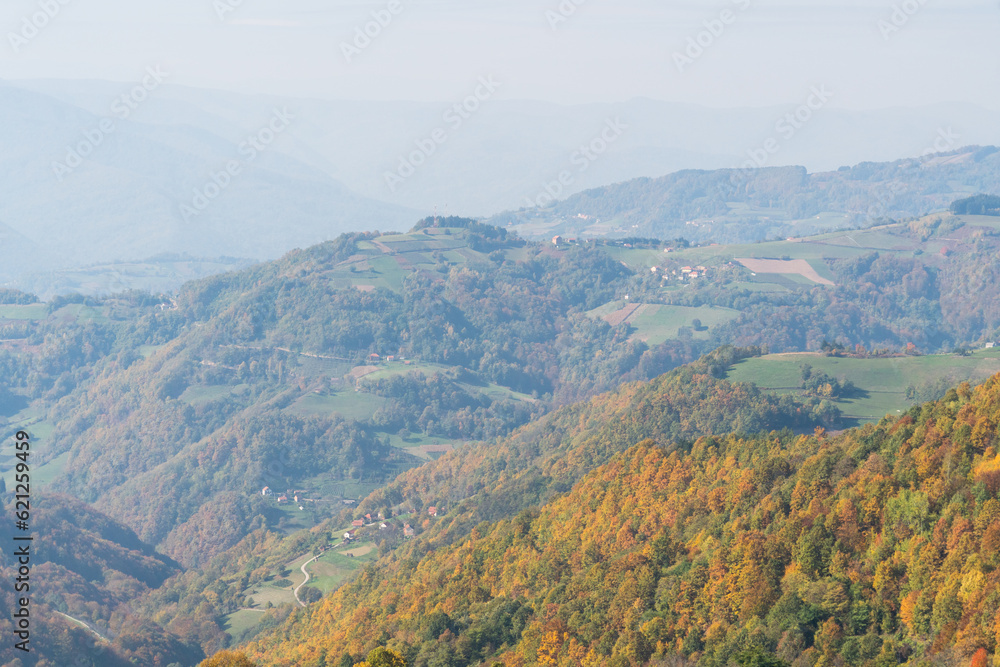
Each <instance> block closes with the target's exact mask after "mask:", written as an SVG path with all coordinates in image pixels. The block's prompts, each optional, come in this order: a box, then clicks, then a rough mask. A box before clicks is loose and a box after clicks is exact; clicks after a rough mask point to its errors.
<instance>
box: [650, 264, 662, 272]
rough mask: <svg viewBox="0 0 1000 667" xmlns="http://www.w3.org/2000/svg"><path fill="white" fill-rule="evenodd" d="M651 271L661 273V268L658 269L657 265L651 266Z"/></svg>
mask: <svg viewBox="0 0 1000 667" xmlns="http://www.w3.org/2000/svg"><path fill="white" fill-rule="evenodd" d="M649 272H650V273H659V272H660V270H659V269H658V268H657V267H655V266H654V267H653V268H651V269H650V270H649Z"/></svg>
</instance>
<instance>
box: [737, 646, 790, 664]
mask: <svg viewBox="0 0 1000 667" xmlns="http://www.w3.org/2000/svg"><path fill="white" fill-rule="evenodd" d="M734 659H735V660H736V664H738V665H739V666H740V667H789V666H788V663H787V662H785V661H784V660H782V659H780V658H779V657H778V656H776V655H774V654H772V653H769V652H768V651H765V650H764V649H763V648H761V647H760V646H754V647H752V648H749V649H747V650H745V651H743V652H742V653H739V654H738V655H737V656H736V657H735V658H734Z"/></svg>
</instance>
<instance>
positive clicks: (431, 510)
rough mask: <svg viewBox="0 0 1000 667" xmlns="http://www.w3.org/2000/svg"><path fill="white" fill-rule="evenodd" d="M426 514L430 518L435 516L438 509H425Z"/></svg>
mask: <svg viewBox="0 0 1000 667" xmlns="http://www.w3.org/2000/svg"><path fill="white" fill-rule="evenodd" d="M427 513H428V514H430V515H431V516H437V515H438V508H436V507H428V508H427Z"/></svg>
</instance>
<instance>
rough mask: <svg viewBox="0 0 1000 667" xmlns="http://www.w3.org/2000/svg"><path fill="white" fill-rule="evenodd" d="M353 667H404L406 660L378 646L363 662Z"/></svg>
mask: <svg viewBox="0 0 1000 667" xmlns="http://www.w3.org/2000/svg"><path fill="white" fill-rule="evenodd" d="M355 667H406V660H404V659H403V656H401V655H400V654H398V653H396V652H395V651H390V650H389V649H387V648H385V647H383V646H379V647H378V648H377V649H375V650H374V651H372V652H371V653H369V654H368V658H367V659H366V660H365V661H364V662H359V663H358V664H357V665H356V666H355Z"/></svg>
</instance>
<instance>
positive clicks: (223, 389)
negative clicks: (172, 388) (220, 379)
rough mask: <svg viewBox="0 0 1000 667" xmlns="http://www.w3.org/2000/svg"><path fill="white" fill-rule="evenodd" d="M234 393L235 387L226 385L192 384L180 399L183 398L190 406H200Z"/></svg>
mask: <svg viewBox="0 0 1000 667" xmlns="http://www.w3.org/2000/svg"><path fill="white" fill-rule="evenodd" d="M232 393H233V388H232V387H229V386H226V385H218V386H204V385H192V386H190V387H188V388H187V389H185V390H184V392H183V393H182V394H181V395H180V396H179V397H178V400H181V401H183V402H185V403H187V404H188V405H190V406H198V405H204V404H205V403H211V402H212V401H217V400H219V399H222V398H226V397H227V396H230V395H232Z"/></svg>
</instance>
